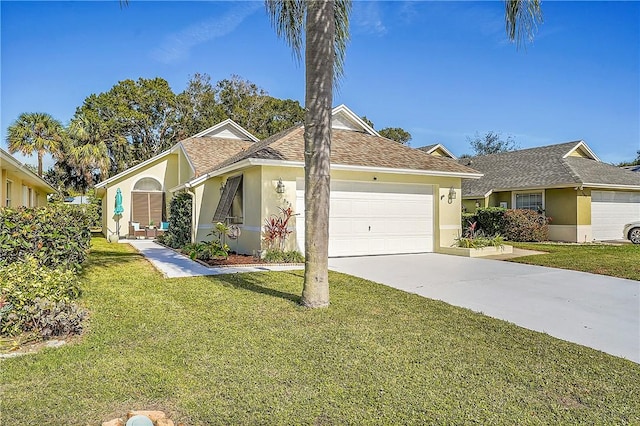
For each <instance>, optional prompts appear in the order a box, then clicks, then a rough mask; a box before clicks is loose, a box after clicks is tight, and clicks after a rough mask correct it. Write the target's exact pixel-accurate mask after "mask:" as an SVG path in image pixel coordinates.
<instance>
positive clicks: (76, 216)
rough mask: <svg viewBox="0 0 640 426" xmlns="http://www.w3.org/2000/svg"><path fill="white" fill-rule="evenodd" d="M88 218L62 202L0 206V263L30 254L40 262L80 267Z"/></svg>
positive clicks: (84, 256) (85, 248)
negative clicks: (33, 206)
mask: <svg viewBox="0 0 640 426" xmlns="http://www.w3.org/2000/svg"><path fill="white" fill-rule="evenodd" d="M89 225H90V218H89V217H88V216H87V215H86V214H85V212H83V211H81V210H79V209H76V208H73V207H71V206H67V205H63V204H49V205H46V206H43V207H36V208H25V207H18V208H15V209H14V208H9V207H6V208H0V265H7V264H11V263H15V262H22V261H24V260H25V259H26V258H27V257H29V256H31V257H33V258H34V259H36V261H37V262H38V265H39V266H45V267H49V268H66V269H75V270H78V269H80V267H81V265H82V263H84V261H85V260H86V259H87V255H88V250H89V247H90V244H91V232H90V230H89Z"/></svg>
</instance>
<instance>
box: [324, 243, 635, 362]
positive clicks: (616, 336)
mask: <svg viewBox="0 0 640 426" xmlns="http://www.w3.org/2000/svg"><path fill="white" fill-rule="evenodd" d="M329 267H330V269H332V270H334V271H339V272H344V273H347V274H351V275H355V276H358V277H362V278H366V279H368V280H371V281H376V282H379V283H382V284H385V285H388V286H390V287H394V288H397V289H400V290H404V291H406V292H409V293H415V294H419V295H421V296H424V297H428V298H431V299H437V300H442V301H444V302H447V303H450V304H452V305H456V306H461V307H465V308H469V309H471V310H473V311H476V312H482V313H484V314H485V315H488V316H491V317H494V318H500V319H503V320H506V321H509V322H512V323H515V324H517V325H519V326H521V327H525V328H528V329H531V330H536V331H541V332H545V333H547V334H550V335H551V336H554V337H557V338H559V339H563V340H567V341H570V342H574V343H579V344H581V345H584V346H589V347H591V348H594V349H599V350H601V351H603V352H606V353H609V354H611V355H616V356H620V357H623V358H627V359H630V360H632V361H634V362H636V363H640V300H639V298H638V294H639V293H640V281H633V280H625V279H620V278H612V277H605V276H602V275H594V274H588V273H584V272H575V271H565V270H562V269H554V268H545V267H541V266H532V265H521V264H517V263H509V262H504V261H499V260H489V259H470V258H465V257H458V256H449V255H443V254H436V253H426V254H412V255H394V256H367V257H350V258H331V259H329Z"/></svg>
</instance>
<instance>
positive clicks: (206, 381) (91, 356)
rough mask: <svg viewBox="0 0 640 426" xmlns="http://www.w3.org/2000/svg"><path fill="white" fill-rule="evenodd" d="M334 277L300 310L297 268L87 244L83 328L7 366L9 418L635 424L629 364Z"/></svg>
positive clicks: (636, 371)
mask: <svg viewBox="0 0 640 426" xmlns="http://www.w3.org/2000/svg"><path fill="white" fill-rule="evenodd" d="M330 278H331V291H332V301H331V306H330V307H329V308H328V309H322V310H306V309H303V308H301V307H300V306H299V305H298V295H299V294H300V292H301V288H302V273H301V272H300V271H297V272H278V273H276V272H273V273H253V274H239V275H223V276H218V277H215V278H213V277H209V278H205V277H201V278H186V279H185V278H182V279H163V278H162V277H161V276H160V274H158V273H157V272H156V271H155V270H154V269H153V268H152V267H151V265H150V264H149V263H148V262H146V261H145V260H144V259H142V258H141V256H140V255H138V254H137V253H135V252H133V250H132V249H131V248H129V246H128V245H125V244H107V243H106V242H105V240H104V239H94V240H93V251H92V254H91V257H90V264H89V265H88V266H87V268H86V269H85V272H84V275H83V280H84V295H83V298H82V299H81V301H82V302H83V303H84V304H85V306H86V307H88V308H89V309H90V310H91V312H92V316H91V323H90V325H89V329H88V331H87V332H86V334H85V335H84V336H83V337H82V338H81V339H80V340H79V341H78V342H75V343H71V344H68V345H66V346H63V347H62V348H59V349H45V350H43V351H42V352H41V353H38V354H36V355H28V356H23V357H19V358H12V359H7V360H4V361H1V363H2V364H0V383H2V385H1V389H2V402H1V410H0V412H1V413H2V420H3V424H4V423H6V424H11V425H35V424H37V425H86V424H94V425H95V424H99V423H100V422H101V421H105V420H108V419H111V418H114V417H118V416H121V415H122V414H124V413H125V412H126V411H128V410H130V409H161V410H165V411H167V412H168V413H169V414H171V415H172V417H173V419H174V420H178V421H183V422H185V423H186V424H188V425H204V424H219V425H235V424H247V425H250V424H282V425H289V424H318V425H343V424H357V425H360V424H469V423H474V424H478V423H479V424H509V425H512V424H638V423H640V399H639V398H638V395H639V394H640V365H638V364H635V363H632V362H630V361H626V360H623V359H620V358H616V357H613V356H609V355H606V354H604V353H602V352H598V351H596V350H593V349H589V348H586V347H582V346H579V345H575V344H572V343H567V342H563V341H560V340H558V339H555V338H553V337H550V336H548V335H545V334H541V333H537V332H533V331H529V330H525V329H522V328H519V327H516V326H514V325H511V324H508V323H506V322H504V321H499V320H495V319H491V318H488V317H485V316H483V315H481V314H476V313H473V312H471V311H469V310H466V309H461V308H457V307H452V306H450V305H447V304H445V303H442V302H438V301H433V300H428V299H424V298H422V297H419V296H416V295H412V294H406V293H403V292H400V291H398V290H394V289H391V288H388V287H385V286H382V285H379V284H375V283H372V282H369V281H365V280H361V279H356V278H353V277H350V276H346V275H342V274H335V273H333V274H331V277H330ZM612 332H614V331H612ZM176 423H177V422H176Z"/></svg>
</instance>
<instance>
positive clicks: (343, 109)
mask: <svg viewBox="0 0 640 426" xmlns="http://www.w3.org/2000/svg"><path fill="white" fill-rule="evenodd" d="M338 114H344V115H345V116H346V117H347V118H348V119H349V120H351V121H353V122H355V123H356V124H357V125H358V126H360V127H362V130H364V131H365V132H367V133H369V134H370V135H373V136H378V137H381V136H380V134H379V133H378V132H376V131H375V130H374V129H373V127H371V126H369V125H368V124H367V123H365V122H364V120H362V119H361V118H360V117H358V116H357V115H356V114H355V113H354V112H353V111H351V110H350V109H349V108H348V107H347V106H346V105H345V104H341V105H338V106H337V107H335V108H334V109H333V110H332V111H331V118H332V120H333V116H334V115H338ZM332 127H333V125H332Z"/></svg>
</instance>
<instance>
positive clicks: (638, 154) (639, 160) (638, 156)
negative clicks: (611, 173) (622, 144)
mask: <svg viewBox="0 0 640 426" xmlns="http://www.w3.org/2000/svg"><path fill="white" fill-rule="evenodd" d="M618 166H619V167H622V166H640V149H639V150H638V151H636V158H635V160H632V161H627V162H622V163H620V164H618Z"/></svg>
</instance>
